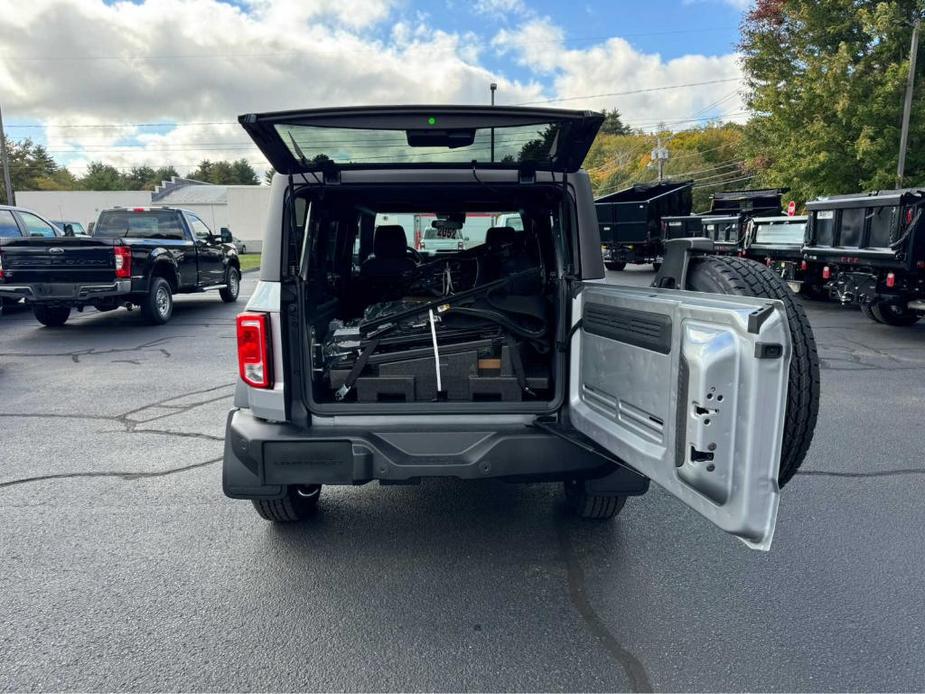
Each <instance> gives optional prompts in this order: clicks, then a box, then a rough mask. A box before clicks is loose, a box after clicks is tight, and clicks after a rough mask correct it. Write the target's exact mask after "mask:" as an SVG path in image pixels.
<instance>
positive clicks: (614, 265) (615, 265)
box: [604, 262, 626, 272]
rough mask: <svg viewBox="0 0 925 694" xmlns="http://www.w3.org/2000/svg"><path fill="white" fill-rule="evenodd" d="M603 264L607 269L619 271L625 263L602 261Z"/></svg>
mask: <svg viewBox="0 0 925 694" xmlns="http://www.w3.org/2000/svg"><path fill="white" fill-rule="evenodd" d="M604 265H605V266H606V267H607V269H608V270H613V271H614V272H620V271H621V270H622V269H623V268H625V267H626V263H611V262H606V263H604Z"/></svg>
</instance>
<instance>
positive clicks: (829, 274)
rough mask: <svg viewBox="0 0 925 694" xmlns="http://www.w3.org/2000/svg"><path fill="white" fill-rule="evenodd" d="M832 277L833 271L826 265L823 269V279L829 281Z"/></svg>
mask: <svg viewBox="0 0 925 694" xmlns="http://www.w3.org/2000/svg"><path fill="white" fill-rule="evenodd" d="M831 277H832V271H831V270H830V269H829V266H828V265H826V266H825V267H824V268H822V279H824V280H827V279H831Z"/></svg>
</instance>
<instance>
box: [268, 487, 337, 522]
mask: <svg viewBox="0 0 925 694" xmlns="http://www.w3.org/2000/svg"><path fill="white" fill-rule="evenodd" d="M319 495H320V488H319V493H317V494H315V495H314V496H312V497H301V496H298V495H297V494H296V491H295V488H293V487H290V488H289V489H288V490H287V492H286V496H284V497H282V498H281V499H251V502H252V503H253V504H254V509H255V510H256V511H257V514H258V515H259V516H260V517H261V518H263V519H264V520H268V521H272V522H274V523H296V522H298V521H300V520H304V519H305V517H306V516H308V515H309V514H310V513H311V512H312V511H313V510H314V508H315V507H316V506H317V505H318V497H319Z"/></svg>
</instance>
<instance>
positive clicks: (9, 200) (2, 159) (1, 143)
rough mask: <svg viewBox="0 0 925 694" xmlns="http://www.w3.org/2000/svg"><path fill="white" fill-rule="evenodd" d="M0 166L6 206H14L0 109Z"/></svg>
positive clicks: (0, 110)
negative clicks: (1, 166) (0, 166)
mask: <svg viewBox="0 0 925 694" xmlns="http://www.w3.org/2000/svg"><path fill="white" fill-rule="evenodd" d="M0 164H2V165H3V183H4V185H6V204H7V205H15V204H16V195H15V194H14V193H13V179H12V178H10V158H9V156H8V155H7V151H6V131H5V130H4V129H3V111H2V109H0Z"/></svg>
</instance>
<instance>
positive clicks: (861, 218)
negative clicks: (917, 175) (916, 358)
mask: <svg viewBox="0 0 925 694" xmlns="http://www.w3.org/2000/svg"><path fill="white" fill-rule="evenodd" d="M806 207H807V209H808V210H809V223H808V227H807V232H806V244H805V246H804V247H803V255H804V257H805V258H806V260H807V261H809V262H815V263H819V264H821V265H822V277H823V278H824V279H825V280H826V282H827V285H826V286H827V289H828V290H829V292H830V294H831V296H832V297H833V298H834V299H837V300H838V301H840V302H842V303H843V304H858V305H860V307H861V310H862V311H863V312H864V315H866V316H867V317H868V318H870V319H871V320H873V321H876V322H878V323H884V324H886V325H895V326H909V325H913V324H914V323H916V322H917V321H918V320H919V319H921V318H922V316H923V315H925V189H922V188H918V189H904V190H885V191H877V192H873V193H856V194H854V195H833V196H831V197H827V198H819V199H818V200H813V201H812V202H809V203H807V205H806Z"/></svg>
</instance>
